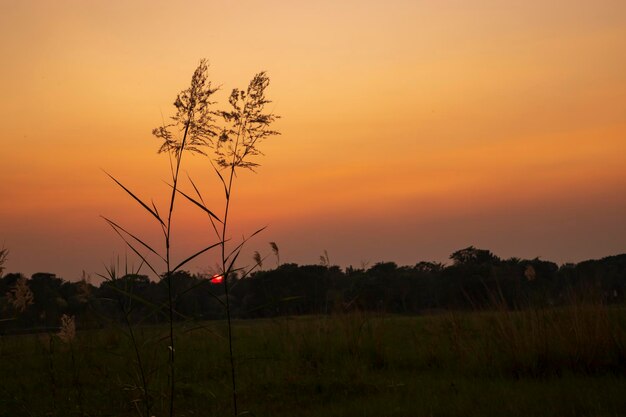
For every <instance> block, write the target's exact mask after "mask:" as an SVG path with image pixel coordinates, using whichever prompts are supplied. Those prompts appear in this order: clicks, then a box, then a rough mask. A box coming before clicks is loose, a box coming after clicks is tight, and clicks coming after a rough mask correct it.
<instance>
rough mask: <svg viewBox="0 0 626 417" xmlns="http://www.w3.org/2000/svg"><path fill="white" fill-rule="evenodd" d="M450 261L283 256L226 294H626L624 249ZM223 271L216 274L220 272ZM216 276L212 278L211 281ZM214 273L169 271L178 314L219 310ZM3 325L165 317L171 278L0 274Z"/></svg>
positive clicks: (305, 303) (241, 299)
mask: <svg viewBox="0 0 626 417" xmlns="http://www.w3.org/2000/svg"><path fill="white" fill-rule="evenodd" d="M450 259H451V263H450V264H448V265H445V264H442V263H438V262H418V263H417V264H415V265H410V266H398V265H397V264H396V263H394V262H379V263H376V264H375V265H373V266H372V267H369V268H354V267H351V266H350V267H347V268H345V269H341V268H340V267H338V266H332V265H330V263H329V262H327V261H328V256H327V255H326V256H323V257H321V262H320V264H319V265H297V264H293V263H286V264H282V265H279V266H277V267H276V268H274V269H269V270H257V271H256V272H254V273H252V274H250V275H248V276H246V277H242V278H240V277H238V276H237V274H236V273H232V274H231V275H230V276H229V277H228V280H229V282H230V292H229V295H228V296H229V302H230V306H231V310H232V311H231V314H232V315H233V316H234V317H237V318H241V319H244V318H261V317H274V316H280V315H305V314H330V313H336V312H348V311H352V310H364V311H379V312H387V313H395V314H420V313H425V312H432V311H438V310H445V309H455V310H459V309H485V308H493V307H495V306H502V305H505V306H507V307H508V308H525V307H548V306H559V305H564V304H567V303H570V302H572V301H574V299H576V298H577V297H585V298H587V299H591V298H593V300H594V301H601V302H604V303H623V302H624V301H626V298H625V294H626V254H622V255H616V256H610V257H605V258H602V259H599V260H588V261H584V262H580V263H578V264H564V265H560V266H559V265H557V264H556V263H554V262H550V261H545V260H541V259H538V258H535V259H519V258H509V259H501V258H499V257H497V256H495V255H494V254H493V253H492V252H491V251H489V250H485V249H477V248H474V247H471V246H470V247H468V248H465V249H461V250H458V251H456V252H454V253H453V254H452V255H450ZM218 278H220V277H218ZM212 280H213V281H212ZM214 282H216V281H215V276H206V275H202V274H190V273H189V272H186V271H178V272H176V274H174V275H173V276H172V283H173V289H174V299H173V302H174V309H173V310H174V312H175V319H176V320H181V321H182V320H212V319H222V318H224V309H223V308H222V306H223V304H224V303H225V301H226V298H225V297H226V296H225V294H224V286H223V285H216V284H214ZM0 295H1V297H0V332H15V331H19V329H28V330H29V331H35V330H46V329H47V330H50V329H55V328H57V327H58V326H59V322H60V320H61V317H62V316H63V315H67V316H74V317H75V319H76V323H77V325H78V326H79V327H82V328H91V327H100V326H102V325H105V324H106V323H107V322H121V321H125V320H126V321H128V322H130V323H134V324H156V323H161V322H165V321H166V320H167V314H165V306H166V305H167V302H168V287H167V284H166V282H165V281H164V280H163V279H161V280H158V281H153V280H150V279H149V278H148V276H146V275H143V274H137V273H127V274H124V275H122V276H120V277H118V278H113V279H109V280H106V281H104V282H102V283H101V284H99V285H97V286H96V285H92V284H91V283H90V282H89V281H88V280H87V279H85V278H83V279H81V280H80V281H78V282H70V281H66V280H64V279H62V278H59V277H57V276H56V275H55V274H51V273H36V274H33V275H32V276H31V277H30V278H26V277H25V276H24V275H22V274H19V273H9V274H6V275H5V276H3V277H1V278H0Z"/></svg>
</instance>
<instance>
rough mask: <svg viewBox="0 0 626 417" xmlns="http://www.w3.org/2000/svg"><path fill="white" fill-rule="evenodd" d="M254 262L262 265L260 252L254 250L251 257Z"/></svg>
mask: <svg viewBox="0 0 626 417" xmlns="http://www.w3.org/2000/svg"><path fill="white" fill-rule="evenodd" d="M252 258H253V259H254V262H255V263H256V264H257V265H258V266H259V268H261V267H263V259H262V258H261V254H260V253H259V252H258V251H255V252H254V256H253V257H252Z"/></svg>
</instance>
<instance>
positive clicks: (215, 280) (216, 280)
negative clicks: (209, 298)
mask: <svg viewBox="0 0 626 417" xmlns="http://www.w3.org/2000/svg"><path fill="white" fill-rule="evenodd" d="M222 281H224V276H223V275H220V274H215V275H213V276H212V277H211V284H221V283H222Z"/></svg>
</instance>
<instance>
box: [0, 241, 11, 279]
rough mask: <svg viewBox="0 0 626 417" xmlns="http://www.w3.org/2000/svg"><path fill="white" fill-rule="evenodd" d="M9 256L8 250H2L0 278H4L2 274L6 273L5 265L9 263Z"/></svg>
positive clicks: (0, 250) (0, 251) (0, 254)
mask: <svg viewBox="0 0 626 417" xmlns="http://www.w3.org/2000/svg"><path fill="white" fill-rule="evenodd" d="M8 256H9V250H8V249H7V248H2V249H0V278H2V274H3V273H4V264H5V263H6V262H7V257H8Z"/></svg>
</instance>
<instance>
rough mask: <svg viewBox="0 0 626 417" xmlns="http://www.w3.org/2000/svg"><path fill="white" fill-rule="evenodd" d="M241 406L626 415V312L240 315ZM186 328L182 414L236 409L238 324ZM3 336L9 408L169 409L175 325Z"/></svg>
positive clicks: (313, 411)
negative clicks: (231, 345)
mask: <svg viewBox="0 0 626 417" xmlns="http://www.w3.org/2000/svg"><path fill="white" fill-rule="evenodd" d="M234 330H235V333H234V334H235V356H236V358H237V376H238V395H239V401H240V408H241V409H242V410H246V412H245V414H247V415H254V416H296V415H297V416H618V415H626V311H624V310H622V309H618V308H607V307H604V306H601V305H577V306H574V307H568V308H564V309H554V310H528V311H524V312H507V311H498V312H474V313H468V312H464V313H441V314H433V315H426V316H421V317H399V316H385V315H376V314H372V313H352V314H342V315H331V316H319V317H298V318H278V319H274V320H270V319H267V320H251V321H237V322H235V328H234ZM176 331H177V338H178V339H177V340H178V341H177V352H176V353H177V355H176V364H175V365H176V371H177V373H176V375H177V376H176V382H177V384H176V387H177V389H176V392H177V394H176V395H177V402H176V415H178V416H209V415H215V416H228V415H232V411H231V392H230V379H229V378H230V374H229V372H230V369H229V366H228V364H229V363H228V345H227V340H226V337H225V336H226V332H227V329H226V326H225V323H222V322H205V323H193V324H192V323H188V324H185V325H183V324H181V325H179V326H178V327H177V328H176ZM133 335H134V337H135V338H136V340H137V341H138V345H139V351H138V352H135V351H134V349H133V344H132V343H131V338H130V336H129V334H128V330H127V329H124V328H119V329H118V328H108V329H101V330H85V331H79V332H78V333H77V336H76V338H75V339H74V340H73V341H71V342H70V343H65V342H63V341H61V340H60V339H59V338H58V337H57V336H54V335H48V334H38V335H21V336H2V337H1V338H0V415H1V416H47V415H49V416H80V415H84V416H139V415H145V413H146V407H145V400H146V397H145V396H144V394H143V390H142V389H141V387H142V386H143V383H142V372H141V370H140V367H139V366H138V363H139V361H141V369H143V379H144V380H145V381H146V382H145V384H146V385H147V386H148V388H149V392H148V396H147V399H148V401H149V402H150V405H151V410H150V411H151V414H153V415H155V416H163V415H165V414H166V409H167V392H168V381H167V375H168V363H167V357H168V346H167V343H168V338H167V329H166V328H165V326H164V327H163V328H160V327H138V328H135V329H134V332H133Z"/></svg>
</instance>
